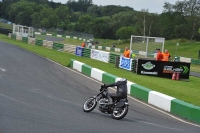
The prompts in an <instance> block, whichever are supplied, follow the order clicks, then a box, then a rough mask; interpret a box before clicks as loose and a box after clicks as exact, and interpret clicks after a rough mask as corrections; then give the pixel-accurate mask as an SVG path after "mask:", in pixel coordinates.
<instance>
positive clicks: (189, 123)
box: [1, 41, 200, 127]
mask: <svg viewBox="0 0 200 133" xmlns="http://www.w3.org/2000/svg"><path fill="white" fill-rule="evenodd" d="M1 42H3V41H1ZM4 43H7V42H4ZM7 44H9V43H7ZM11 45H12V44H11ZM13 46H15V47H18V48H20V49H23V48H21V47H19V46H17V45H13ZM23 50H26V49H23ZM26 51H29V50H26ZM29 52H30V53H33V54H34V55H37V56H39V57H42V58H45V59H47V60H49V61H51V62H53V63H55V64H57V65H59V66H62V67H64V68H66V69H68V70H70V71H73V72H75V73H77V74H79V75H82V76H84V77H86V78H88V79H90V80H93V81H95V82H97V83H100V84H102V82H100V81H97V80H95V79H93V78H91V77H88V76H86V75H84V74H82V73H80V72H78V71H76V70H73V69H70V68H68V67H66V66H63V65H61V64H59V63H57V62H55V61H53V60H51V59H48V58H46V57H44V56H41V55H39V54H36V53H34V52H32V51H29ZM112 90H114V91H116V90H115V89H113V88H112ZM128 97H129V98H131V99H133V100H135V101H137V102H139V103H141V104H143V105H145V106H148V107H150V108H152V109H154V110H157V111H158V112H161V113H163V114H165V115H168V116H170V117H172V118H174V119H176V120H178V121H180V122H183V123H186V124H188V125H192V126H196V127H200V125H197V124H194V123H191V122H187V121H184V120H182V119H180V118H178V117H175V116H173V115H171V114H169V113H167V112H164V111H162V110H160V109H157V108H155V107H153V106H151V105H149V104H147V103H144V102H142V101H139V100H137V99H136V98H133V97H131V96H128Z"/></svg>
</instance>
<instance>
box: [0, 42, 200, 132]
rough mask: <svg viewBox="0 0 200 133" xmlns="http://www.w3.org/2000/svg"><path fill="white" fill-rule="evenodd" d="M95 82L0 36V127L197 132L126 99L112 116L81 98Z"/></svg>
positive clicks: (92, 92)
mask: <svg viewBox="0 0 200 133" xmlns="http://www.w3.org/2000/svg"><path fill="white" fill-rule="evenodd" d="M99 87H100V84H99V83H97V82H95V81H93V80H91V79H89V78H85V77H84V76H82V75H80V74H78V73H75V72H73V71H71V70H69V69H66V68H64V67H62V66H59V65H57V64H55V63H53V62H50V61H49V60H47V59H45V58H42V57H40V56H37V55H35V54H33V53H30V52H28V51H25V50H23V49H20V48H18V47H15V46H12V45H10V44H6V43H3V42H0V133H27V132H28V133H94V132H95V133H102V132H107V133H133V132H134V133H186V132H188V133H200V128H199V127H195V126H192V125H188V124H185V123H182V122H180V121H178V120H176V119H173V118H171V117H170V116H168V115H166V114H163V113H161V112H159V111H156V110H154V109H152V108H150V107H148V106H145V105H143V104H141V103H138V102H137V101H135V100H132V99H129V104H130V106H129V107H130V108H129V112H128V115H127V116H126V117H125V118H124V119H122V120H120V121H117V120H114V119H112V118H111V117H110V115H106V114H102V113H100V112H99V111H98V110H97V109H95V110H94V111H93V112H91V113H84V112H83V111H82V104H83V102H84V101H85V100H86V99H87V98H88V97H90V96H93V95H95V94H97V93H98V89H99Z"/></svg>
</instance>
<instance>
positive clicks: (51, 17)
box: [0, 0, 200, 40]
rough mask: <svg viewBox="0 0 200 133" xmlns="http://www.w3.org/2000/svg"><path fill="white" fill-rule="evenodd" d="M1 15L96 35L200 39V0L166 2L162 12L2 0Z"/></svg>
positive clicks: (82, 1)
mask: <svg viewBox="0 0 200 133" xmlns="http://www.w3.org/2000/svg"><path fill="white" fill-rule="evenodd" d="M0 17H3V18H5V19H8V20H10V21H12V22H14V23H16V24H21V25H26V26H33V27H35V28H42V29H50V28H54V29H58V30H68V31H79V32H85V33H91V34H94V36H95V38H103V39H129V38H130V35H139V36H154V37H164V38H166V39H174V38H185V39H190V40H200V37H199V33H200V30H199V28H200V21H199V18H200V1H199V0H182V1H177V2H176V3H175V4H170V3H168V2H165V3H164V6H163V12H162V13H161V14H156V13H150V12H149V11H148V9H142V10H141V11H136V10H134V9H133V8H131V7H128V6H126V7H122V6H115V5H108V6H98V5H95V4H94V3H93V2H92V0H78V1H75V0H68V1H67V2H66V3H65V4H61V3H55V2H53V1H48V0H2V2H0Z"/></svg>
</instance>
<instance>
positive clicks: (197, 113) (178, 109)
mask: <svg viewBox="0 0 200 133" xmlns="http://www.w3.org/2000/svg"><path fill="white" fill-rule="evenodd" d="M170 112H171V113H172V114H175V115H177V116H179V117H182V118H185V119H188V120H190V121H193V122H197V123H199V124H200V107H198V106H195V105H192V104H189V103H186V102H184V101H181V100H178V99H174V100H172V102H171V111H170Z"/></svg>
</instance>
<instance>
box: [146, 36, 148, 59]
mask: <svg viewBox="0 0 200 133" xmlns="http://www.w3.org/2000/svg"><path fill="white" fill-rule="evenodd" d="M148 45H149V37H147V46H146V58H147V51H148Z"/></svg>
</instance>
